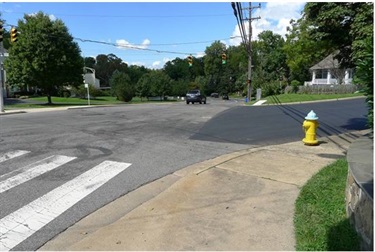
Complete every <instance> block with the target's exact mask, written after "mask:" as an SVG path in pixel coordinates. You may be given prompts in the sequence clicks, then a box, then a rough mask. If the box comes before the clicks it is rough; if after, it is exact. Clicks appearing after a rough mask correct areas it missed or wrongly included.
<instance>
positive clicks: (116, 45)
mask: <svg viewBox="0 0 375 252" xmlns="http://www.w3.org/2000/svg"><path fill="white" fill-rule="evenodd" d="M73 39H75V40H79V41H81V42H89V43H96V44H103V45H109V46H115V47H121V48H125V49H133V50H143V51H151V52H157V53H170V54H182V55H190V54H191V52H176V51H168V50H158V49H150V48H146V47H145V46H144V45H126V44H119V43H110V42H104V41H97V40H92V39H82V38H76V37H73ZM226 39H230V38H226ZM226 39H219V40H226ZM213 41H217V40H210V41H199V42H185V43H172V44H152V45H151V46H166V45H185V44H200V43H209V42H213Z"/></svg>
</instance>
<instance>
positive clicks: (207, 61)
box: [204, 41, 227, 93]
mask: <svg viewBox="0 0 375 252" xmlns="http://www.w3.org/2000/svg"><path fill="white" fill-rule="evenodd" d="M225 52H226V46H225V44H223V43H221V42H220V41H215V42H213V43H212V44H211V46H209V47H206V50H205V54H206V55H205V57H204V73H205V75H206V78H207V81H208V83H207V85H206V92H207V93H212V92H219V91H221V89H222V88H223V86H224V84H225V83H223V79H222V76H223V75H225V74H226V73H225V71H226V70H227V69H226V66H225V65H223V64H222V61H221V55H222V54H223V53H225Z"/></svg>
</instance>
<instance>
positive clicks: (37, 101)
mask: <svg viewBox="0 0 375 252" xmlns="http://www.w3.org/2000/svg"><path fill="white" fill-rule="evenodd" d="M168 101H169V102H170V101H171V100H168ZM146 102H148V103H150V102H153V103H160V102H164V101H148V100H147V99H145V98H143V99H141V98H139V97H134V98H133V99H132V101H131V102H122V101H119V100H117V99H116V97H111V96H102V97H96V98H95V99H91V100H90V105H114V104H136V103H146ZM83 105H88V100H87V99H81V98H70V97H69V98H65V97H56V96H53V97H52V104H47V97H45V96H41V97H32V98H28V99H20V100H18V101H17V102H15V103H13V104H6V105H5V109H17V108H47V107H59V106H60V107H61V106H83Z"/></svg>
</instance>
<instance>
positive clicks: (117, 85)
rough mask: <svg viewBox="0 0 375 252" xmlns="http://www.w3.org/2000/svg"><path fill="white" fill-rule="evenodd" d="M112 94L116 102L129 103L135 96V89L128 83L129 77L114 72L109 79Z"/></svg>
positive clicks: (122, 73)
mask: <svg viewBox="0 0 375 252" xmlns="http://www.w3.org/2000/svg"><path fill="white" fill-rule="evenodd" d="M110 85H111V90H112V94H113V95H114V96H116V97H117V99H118V100H120V101H124V102H130V101H131V100H132V99H133V97H134V94H135V87H133V85H132V84H131V83H130V77H129V75H127V74H126V73H124V72H120V71H119V70H115V71H114V72H113V74H112V77H111V78H110Z"/></svg>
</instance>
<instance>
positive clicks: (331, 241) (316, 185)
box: [294, 159, 360, 251]
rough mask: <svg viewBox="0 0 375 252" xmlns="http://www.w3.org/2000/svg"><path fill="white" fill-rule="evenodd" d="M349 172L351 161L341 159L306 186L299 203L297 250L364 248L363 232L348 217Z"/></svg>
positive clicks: (296, 217) (296, 230)
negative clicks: (351, 223) (356, 229)
mask: <svg viewBox="0 0 375 252" xmlns="http://www.w3.org/2000/svg"><path fill="white" fill-rule="evenodd" d="M347 174H348V164H347V162H346V161H345V160H343V159H339V160H337V161H336V162H335V163H333V164H331V165H329V166H327V167H325V168H323V169H322V170H321V171H320V172H319V173H317V174H315V175H314V176H313V177H312V178H311V179H310V180H309V181H308V182H307V183H306V185H304V186H303V188H302V189H301V192H300V195H299V197H298V198H297V200H296V203H295V206H296V210H295V216H294V226H295V234H296V250H298V251H303V250H304V251H311V250H314V251H322V250H323V251H333V250H340V251H353V250H357V251H358V250H360V245H359V241H360V240H359V236H358V235H357V234H356V232H355V231H354V228H353V227H352V226H351V225H350V223H349V220H348V219H347V217H346V211H345V187H346V179H347Z"/></svg>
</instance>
